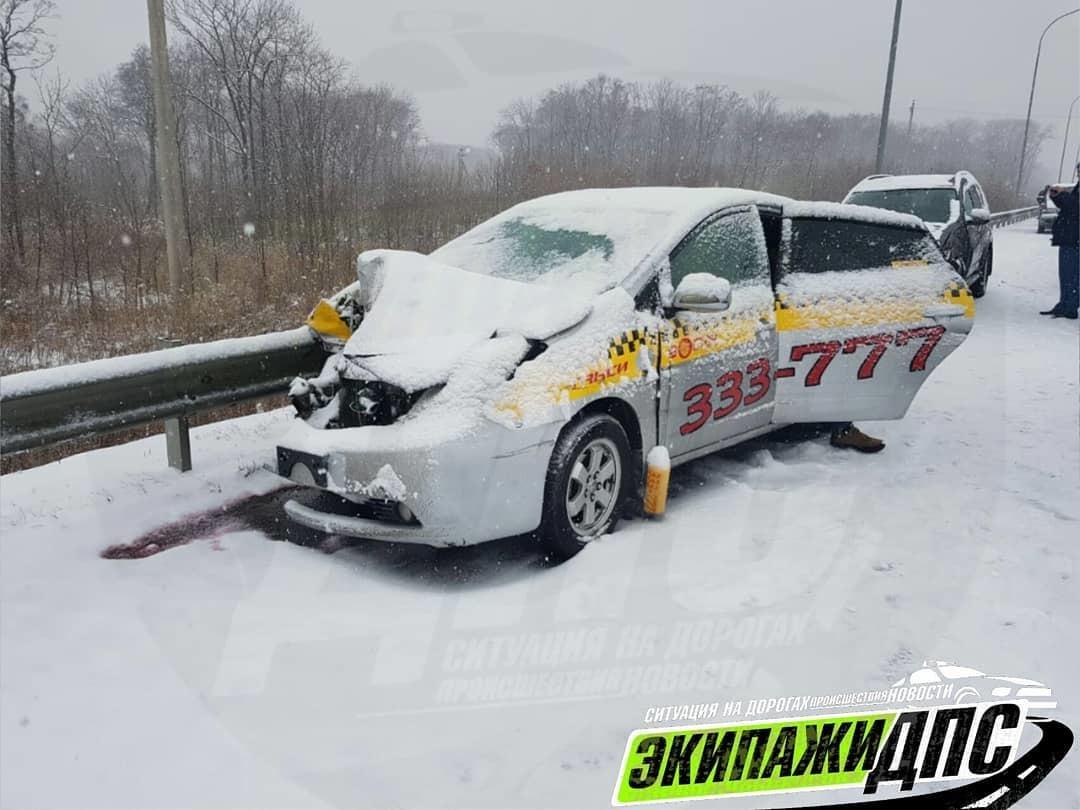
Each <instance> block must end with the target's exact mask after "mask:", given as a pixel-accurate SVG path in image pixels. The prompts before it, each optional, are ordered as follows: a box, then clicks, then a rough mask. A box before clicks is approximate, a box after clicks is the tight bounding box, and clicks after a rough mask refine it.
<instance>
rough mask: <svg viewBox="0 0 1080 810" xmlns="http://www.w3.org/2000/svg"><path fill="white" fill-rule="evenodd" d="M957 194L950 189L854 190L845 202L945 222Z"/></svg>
mask: <svg viewBox="0 0 1080 810" xmlns="http://www.w3.org/2000/svg"><path fill="white" fill-rule="evenodd" d="M955 199H956V192H955V191H954V190H953V189H951V188H898V189H890V190H888V191H856V192H853V193H851V194H849V195H848V197H847V200H845V202H848V203H851V204H852V205H869V206H871V207H873V208H885V209H887V210H889V211H896V212H898V213H901V214H914V215H915V216H917V217H918V218H919V219H921V220H923V221H925V222H948V221H949V220H950V219H951V218H952V207H951V206H952V202H953V200H955Z"/></svg>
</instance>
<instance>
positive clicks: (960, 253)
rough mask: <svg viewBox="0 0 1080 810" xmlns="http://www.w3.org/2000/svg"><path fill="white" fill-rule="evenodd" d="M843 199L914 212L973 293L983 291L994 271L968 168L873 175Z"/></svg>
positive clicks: (986, 221)
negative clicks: (931, 172) (944, 172)
mask: <svg viewBox="0 0 1080 810" xmlns="http://www.w3.org/2000/svg"><path fill="white" fill-rule="evenodd" d="M844 202H846V203H854V204H855V205H870V206H873V207H875V208H887V209H889V210H890V211H900V212H902V213H905V214H914V215H915V216H917V217H919V218H920V219H922V220H923V221H924V222H925V223H926V225H927V227H928V228H929V229H930V232H931V233H932V234H933V235H934V238H935V239H937V241H938V244H939V245H941V250H942V252H943V253H944V254H945V256H946V258H948V260H949V261H950V262H952V263H953V265H954V266H955V267H956V269H957V272H959V273H960V275H962V276H963V277H964V280H965V281H967V284H968V286H969V287H970V288H971V293H972V295H974V296H975V297H976V298H981V297H982V296H983V295H985V294H986V285H987V282H988V281H989V279H990V274H991V273H992V272H993V270H994V243H993V229H992V228H991V226H990V206H989V204H988V203H987V202H986V195H985V194H983V191H982V187H981V186H980V185H979V181H978V180H976V179H975V177H974V176H973V175H972V174H971V173H970V172H964V171H960V172H956V174H905V175H891V174H874V175H871V176H870V177H867V178H866V179H865V180H863V181H861V182H860V183H858V184H857V185H856V186H855V188H853V189H851V191H849V192H848V194H847V196H846V197H845V198H844Z"/></svg>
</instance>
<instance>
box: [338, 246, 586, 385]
mask: <svg viewBox="0 0 1080 810" xmlns="http://www.w3.org/2000/svg"><path fill="white" fill-rule="evenodd" d="M358 268H359V274H360V278H361V284H362V285H365V286H367V287H368V289H369V290H371V295H372V297H373V300H372V301H371V302H370V304H369V306H368V309H367V311H366V313H365V315H364V320H363V321H362V322H361V323H360V325H359V326H358V327H357V329H356V331H355V332H354V333H353V335H352V337H350V338H349V341H348V342H347V343H346V344H345V348H344V350H343V354H344V355H345V357H346V358H348V361H349V363H350V365H353V366H355V367H358V368H359V369H362V370H363V371H364V372H366V373H367V374H370V375H371V377H372V378H374V379H380V380H384V381H386V382H390V383H393V384H394V385H398V386H400V387H401V388H404V389H405V390H406V391H418V390H421V389H424V388H428V387H431V386H433V385H438V384H439V383H442V382H445V381H446V379H447V377H448V376H449V374H450V372H451V371H452V370H453V368H454V367H455V366H456V365H457V364H458V363H459V362H460V361H461V360H462V359H463V358H464V357H465V356H466V355H467V353H468V352H469V350H470V349H471V348H473V347H475V346H476V344H477V343H479V342H482V341H486V340H488V339H490V338H491V337H493V336H494V335H495V334H496V333H498V334H499V335H500V336H502V335H521V336H522V337H526V338H533V339H537V340H544V339H546V338H548V337H550V336H551V335H553V334H556V333H558V332H561V331H564V330H566V329H569V328H570V327H572V326H575V325H576V324H578V323H580V322H581V321H583V320H584V319H585V318H587V317H588V315H589V313H590V312H591V311H592V304H591V302H590V301H589V300H588V299H587V298H584V297H581V296H575V295H573V294H567V293H566V292H565V291H561V290H555V289H553V288H550V287H543V286H540V285H534V284H525V283H522V282H518V281H510V280H507V279H501V278H493V277H492V276H484V275H480V274H479V273H471V272H468V271H466V270H462V269H460V268H457V267H451V266H449V265H445V264H441V263H439V262H436V261H433V260H432V259H429V258H428V257H427V256H424V255H422V254H419V253H412V252H409V251H398V250H372V251H367V252H365V253H363V254H361V256H360V259H359V261H358Z"/></svg>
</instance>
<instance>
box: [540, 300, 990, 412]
mask: <svg viewBox="0 0 1080 810" xmlns="http://www.w3.org/2000/svg"><path fill="white" fill-rule="evenodd" d="M942 299H943V300H944V301H945V303H949V304H957V305H959V306H962V307H964V310H965V312H964V317H966V318H974V317H975V299H974V298H973V297H972V295H971V291H970V290H969V289H968V288H967V285H965V284H964V283H963V282H962V281H951V282H949V284H948V285H947V286H946V288H945V290H944V291H943V293H942ZM922 309H923V306H922V305H921V304H919V303H918V302H908V301H903V302H897V301H896V300H891V301H880V302H864V303H862V304H861V305H859V306H850V305H846V304H841V305H840V306H837V304H836V303H835V302H832V303H829V304H824V305H817V304H812V305H809V306H798V307H792V306H790V305H789V304H788V303H787V302H786V301H785V297H784V294H783V293H778V294H777V297H776V303H775V318H776V328H777V330H778V331H781V332H782V331H790V330H796V329H812V328H836V327H851V326H880V325H882V324H887V323H890V322H893V323H895V322H904V321H921V320H923V314H922ZM767 320H768V319H767V313H764V312H762V313H753V312H751V313H747V314H745V315H741V316H738V317H730V316H729V317H725V318H721V319H705V320H703V321H702V322H699V323H694V322H692V321H689V320H687V319H685V318H681V317H675V318H672V319H671V320H669V321H665V322H664V323H663V324H662V325H661V329H663V337H664V339H663V341H662V342H661V341H658V337H659V335H658V334H657V333H656V332H655V331H653V330H649V329H645V328H637V329H630V330H627V331H625V332H622V333H621V334H620V335H618V336H617V337H614V338H611V340H610V342H609V345H608V357H607V362H606V363H598V364H596V365H594V366H592V367H591V368H589V369H588V370H587V371H586V372H585V373H583V374H582V375H581V376H580V377H579V378H578V379H577V380H576V381H575V382H574V383H572V384H571V385H569V386H558V387H556V388H555V389H554V390H553V394H554V396H555V399H556V401H557V400H559V399H561V398H562V396H563V394H564V393H565V395H566V396H568V397H569V399H570V400H571V401H573V400H578V399H583V398H585V397H590V396H593V395H594V394H597V393H599V392H600V390H601V389H603V388H605V387H607V386H610V385H615V384H618V383H621V382H624V381H630V380H636V379H641V378H644V377H646V376H648V371H649V368H650V367H653V368H655V367H657V366H658V367H659V368H661V369H665V368H670V367H672V366H677V365H680V364H682V363H688V362H692V361H694V360H698V359H700V358H702V357H705V356H707V355H710V354H714V353H716V352H720V351H724V350H726V349H731V348H734V347H736V346H740V345H743V344H746V343H750V342H752V341H753V340H755V339H756V337H757V333H756V330H757V325H758V323H759V322H762V321H765V322H767ZM661 345H662V346H663V351H662V352H660V351H659V348H660V346H661ZM642 351H647V352H649V362H647V363H646V362H643V358H641V357H640V353H641V352H642ZM657 354H659V358H658V359H657Z"/></svg>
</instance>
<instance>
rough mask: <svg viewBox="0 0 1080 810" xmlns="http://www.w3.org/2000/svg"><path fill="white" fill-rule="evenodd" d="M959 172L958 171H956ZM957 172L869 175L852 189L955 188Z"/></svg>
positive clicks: (957, 177)
mask: <svg viewBox="0 0 1080 810" xmlns="http://www.w3.org/2000/svg"><path fill="white" fill-rule="evenodd" d="M958 174H959V173H958ZM958 174H896V175H893V174H881V175H871V176H870V177H867V178H866V179H865V180H862V181H860V182H859V183H857V184H856V185H855V188H853V189H851V190H852V191H896V190H898V189H908V188H956V181H957V180H958V179H959V176H958Z"/></svg>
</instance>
